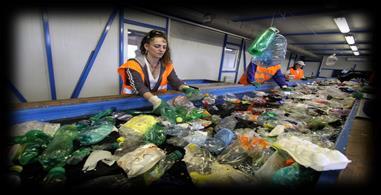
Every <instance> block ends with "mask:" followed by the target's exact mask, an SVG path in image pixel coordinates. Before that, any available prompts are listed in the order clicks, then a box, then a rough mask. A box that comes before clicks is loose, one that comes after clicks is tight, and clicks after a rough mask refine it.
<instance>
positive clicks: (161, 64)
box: [118, 30, 199, 115]
mask: <svg viewBox="0 0 381 195" xmlns="http://www.w3.org/2000/svg"><path fill="white" fill-rule="evenodd" d="M140 53H141V55H138V56H136V57H135V58H132V59H128V60H127V62H126V63H124V64H122V65H121V66H120V67H119V68H118V73H119V75H120V77H121V78H122V81H123V86H122V91H121V93H122V94H139V95H141V96H143V97H144V98H145V99H147V100H148V101H149V102H150V103H151V104H152V105H153V111H154V112H155V113H157V114H161V115H162V114H163V113H161V112H162V110H166V109H165V108H170V106H169V105H168V104H167V103H166V102H165V101H164V100H161V99H160V98H159V97H158V96H156V95H154V94H152V92H163V93H165V92H167V86H168V84H170V85H171V86H172V87H173V88H174V89H176V90H179V91H182V92H184V93H186V95H187V96H190V95H193V94H198V93H199V90H197V89H194V88H191V87H189V86H187V85H185V84H184V82H183V81H182V80H180V79H179V78H178V77H177V75H176V72H175V69H174V66H173V64H172V60H171V54H170V49H169V44H168V39H167V36H166V35H165V34H164V33H163V32H160V31H157V30H152V31H150V32H149V33H148V34H147V35H146V36H145V37H144V38H143V39H142V42H141V44H140ZM163 108H164V109H163Z"/></svg>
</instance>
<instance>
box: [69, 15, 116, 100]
mask: <svg viewBox="0 0 381 195" xmlns="http://www.w3.org/2000/svg"><path fill="white" fill-rule="evenodd" d="M117 13H118V12H117V10H114V11H113V12H112V13H111V16H110V17H109V19H108V21H107V24H106V26H105V28H104V29H103V32H102V35H101V37H100V39H99V41H98V44H97V46H96V47H95V50H94V51H93V53H92V55H91V54H90V57H89V60H88V62H87V63H86V65H85V68H84V69H83V71H82V74H81V76H80V78H79V80H78V82H77V85H76V86H75V89H74V91H73V93H72V94H71V98H77V97H78V96H79V93H80V92H81V89H82V87H83V85H84V84H85V81H86V78H87V76H88V75H89V72H90V70H91V68H92V66H93V64H94V62H95V59H96V58H97V55H98V52H99V50H100V49H101V47H102V44H103V41H104V40H105V38H106V35H107V33H108V31H109V30H110V27H111V24H112V21H113V20H114V18H115V16H116V14H117Z"/></svg>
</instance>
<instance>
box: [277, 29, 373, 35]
mask: <svg viewBox="0 0 381 195" xmlns="http://www.w3.org/2000/svg"><path fill="white" fill-rule="evenodd" d="M350 33H370V31H369V30H351V32H350ZM336 34H343V33H342V32H340V31H329V32H297V33H282V35H283V36H306V35H336Z"/></svg>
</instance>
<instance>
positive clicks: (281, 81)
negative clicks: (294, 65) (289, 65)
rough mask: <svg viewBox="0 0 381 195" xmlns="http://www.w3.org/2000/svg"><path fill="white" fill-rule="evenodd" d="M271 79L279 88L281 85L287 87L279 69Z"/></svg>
mask: <svg viewBox="0 0 381 195" xmlns="http://www.w3.org/2000/svg"><path fill="white" fill-rule="evenodd" d="M273 79H274V81H275V82H276V83H277V84H278V85H279V86H280V87H282V86H283V85H286V86H288V84H287V82H286V78H285V77H284V75H283V73H282V71H281V70H280V69H279V70H278V71H277V72H276V73H275V75H274V76H273Z"/></svg>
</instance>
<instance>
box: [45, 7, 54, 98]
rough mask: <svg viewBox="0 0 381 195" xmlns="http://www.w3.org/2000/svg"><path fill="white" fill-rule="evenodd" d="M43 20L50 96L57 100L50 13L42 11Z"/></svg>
mask: <svg viewBox="0 0 381 195" xmlns="http://www.w3.org/2000/svg"><path fill="white" fill-rule="evenodd" d="M42 22H43V28H44V40H45V51H46V57H47V60H48V72H49V85H50V96H51V98H52V100H56V99H57V97H56V86H55V81H54V70H53V57H52V47H51V39H50V32H49V23H48V15H47V14H46V11H43V12H42Z"/></svg>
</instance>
